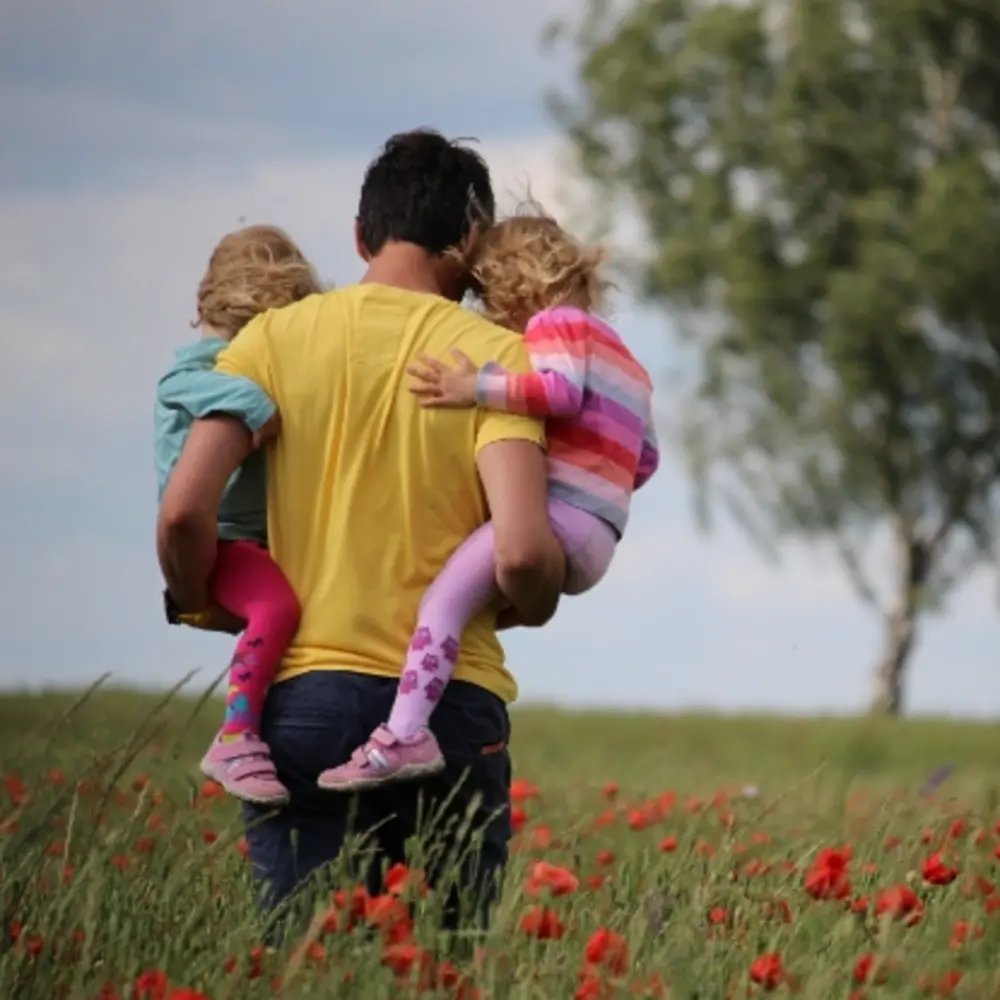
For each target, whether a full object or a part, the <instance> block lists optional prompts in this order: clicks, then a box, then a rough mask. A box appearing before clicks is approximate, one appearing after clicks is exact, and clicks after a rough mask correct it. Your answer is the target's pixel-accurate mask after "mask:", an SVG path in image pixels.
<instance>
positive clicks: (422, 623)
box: [388, 498, 618, 740]
mask: <svg viewBox="0 0 1000 1000" xmlns="http://www.w3.org/2000/svg"><path fill="white" fill-rule="evenodd" d="M549 520H550V521H551V524H552V530H553V532H554V533H555V536H556V538H558V539H559V543H560V544H561V545H562V547H563V551H564V552H565V553H566V566H567V573H566V588H565V589H566V593H568V594H582V593H583V592H584V591H586V590H589V589H590V588H591V587H593V586H594V585H595V584H597V582H598V581H599V580H600V579H601V578H602V577H603V576H604V574H605V572H606V571H607V569H608V566H609V565H610V563H611V559H612V556H613V555H614V552H615V546H616V545H617V542H618V538H617V535H616V534H615V533H614V531H612V529H611V528H610V527H609V526H608V525H607V524H606V523H605V522H604V521H602V520H601V519H600V518H599V517H595V516H594V515H593V514H590V513H588V512H586V511H583V510H579V509H578V508H576V507H572V506H570V505H569V504H567V503H565V502H563V501H562V500H555V499H552V498H550V499H549ZM496 596H497V586H496V565H495V562H494V559H493V525H492V524H484V525H483V526H482V527H481V528H479V529H478V530H477V531H474V532H473V533H472V534H471V535H470V536H469V537H468V538H467V539H466V540H465V541H464V542H463V543H462V544H461V545H460V546H459V547H458V548H457V549H456V550H455V554H454V555H453V556H452V557H451V559H449V560H448V564H447V565H446V566H445V568H444V569H443V570H442V571H441V573H440V575H439V576H438V578H437V579H436V580H435V581H434V583H432V584H431V586H430V587H429V588H428V590H427V593H426V594H425V595H424V599H423V602H422V603H421V605H420V613H419V615H418V620H417V628H416V630H415V631H414V633H413V638H412V640H411V641H410V648H409V649H408V650H407V653H406V662H405V663H404V665H403V675H402V677H401V678H400V681H399V689H398V691H397V694H396V701H395V703H394V704H393V707H392V712H391V714H390V715H389V723H388V725H389V730H390V731H391V732H392V734H393V735H394V736H395V737H396V738H397V739H401V740H407V739H409V738H410V737H411V736H413V735H414V734H415V733H416V732H417V730H419V729H421V728H422V727H424V726H426V725H427V723H428V721H429V720H430V717H431V712H433V711H434V706H435V705H436V704H437V703H438V702H439V701H440V700H441V695H443V694H444V689H445V687H446V686H447V684H448V681H449V680H450V679H451V675H452V673H453V672H454V670H455V664H456V663H457V662H458V651H459V647H460V646H461V642H462V633H463V632H464V631H465V626H466V625H467V624H468V623H469V621H470V619H471V618H472V617H473V616H474V615H476V614H478V613H479V612H480V611H482V610H483V608H485V607H486V605H487V604H488V603H489V602H490V601H491V600H492V599H493V598H494V597H496Z"/></svg>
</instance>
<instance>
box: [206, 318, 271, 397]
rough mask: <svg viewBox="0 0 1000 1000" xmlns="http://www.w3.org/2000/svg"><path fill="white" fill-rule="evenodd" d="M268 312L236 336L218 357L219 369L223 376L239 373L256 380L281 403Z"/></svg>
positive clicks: (262, 388)
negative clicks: (273, 371) (272, 353)
mask: <svg viewBox="0 0 1000 1000" xmlns="http://www.w3.org/2000/svg"><path fill="white" fill-rule="evenodd" d="M267 321H268V315H267V313H264V314H263V315H261V316H257V317H256V318H254V319H252V320H251V321H250V322H249V323H247V325H246V326H245V327H243V329H242V330H240V333H239V336H237V337H234V338H233V339H232V340H231V341H230V342H229V343H228V344H227V345H226V347H224V348H223V349H222V350H221V351H220V352H219V356H218V357H217V358H216V359H215V370H216V371H217V372H221V373H222V374H223V375H237V376H239V377H240V378H245V379H249V380H250V381H251V382H255V383H256V384H257V385H258V386H259V387H260V388H261V390H262V391H263V392H264V393H265V394H266V395H267V396H269V397H270V398H271V400H272V401H273V402H274V403H275V405H277V406H280V404H281V401H280V399H279V398H278V395H279V394H278V392H277V386H275V384H274V379H273V376H272V367H271V340H270V337H269V336H268V327H267Z"/></svg>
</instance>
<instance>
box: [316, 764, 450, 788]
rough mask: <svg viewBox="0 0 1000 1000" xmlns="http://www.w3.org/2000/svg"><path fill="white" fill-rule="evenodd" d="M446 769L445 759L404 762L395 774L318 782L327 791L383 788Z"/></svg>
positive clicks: (429, 775) (426, 776) (425, 776)
mask: <svg viewBox="0 0 1000 1000" xmlns="http://www.w3.org/2000/svg"><path fill="white" fill-rule="evenodd" d="M443 770H444V761H443V760H440V761H435V762H434V763H431V764H404V765H403V766H402V767H401V768H400V769H399V770H398V771H397V772H396V773H395V774H393V775H389V776H386V777H382V778H377V779H375V780H372V779H371V778H355V779H354V780H352V781H337V782H329V783H327V782H323V781H321V780H317V782H316V784H317V785H318V786H319V787H320V788H322V789H323V791H325V792H361V791H365V790H367V789H369V788H381V787H383V786H385V785H394V784H396V783H397V782H401V781H415V780H416V779H417V778H429V777H431V775H434V774H440V772H441V771H443Z"/></svg>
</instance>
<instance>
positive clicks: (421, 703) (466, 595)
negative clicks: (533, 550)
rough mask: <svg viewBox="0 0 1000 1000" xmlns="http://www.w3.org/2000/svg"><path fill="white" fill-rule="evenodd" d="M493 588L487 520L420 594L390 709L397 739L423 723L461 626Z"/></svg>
mask: <svg viewBox="0 0 1000 1000" xmlns="http://www.w3.org/2000/svg"><path fill="white" fill-rule="evenodd" d="M496 594H497V588H496V569H495V566H494V562H493V526H492V525H491V524H485V525H483V526H482V527H481V528H479V529H478V530H477V531H475V532H473V533H472V534H471V535H470V536H469V537H468V538H467V539H466V540H465V541H464V542H463V543H462V544H461V545H460V546H459V547H458V548H457V549H456V550H455V554H454V555H453V556H452V557H451V559H449V560H448V564H447V566H445V568H444V569H443V570H442V571H441V573H440V575H439V576H438V578H437V579H436V580H435V581H434V583H432V584H431V586H430V587H429V588H428V590H427V593H426V594H425V595H424V599H423V602H422V603H421V605H420V615H419V619H418V621H417V627H416V629H415V631H414V633H413V639H412V640H411V641H410V648H409V650H407V653H406V662H405V664H404V665H403V675H402V677H400V680H399V690H398V691H397V693H396V701H395V703H394V704H393V706H392V712H391V713H390V715H389V723H388V725H389V729H390V730H391V732H392V734H393V735H394V736H395V737H396V738H397V739H401V740H406V739H409V738H410V737H411V736H413V735H414V734H415V733H416V732H417V730H418V729H420V728H421V727H423V726H426V725H427V723H428V721H429V720H430V717H431V712H432V711H434V706H435V705H436V704H437V703H438V702H439V701H440V700H441V695H442V694H444V689H445V686H446V685H447V683H448V681H449V680H450V679H451V675H452V672H453V671H454V669H455V664H456V663H457V662H458V650H459V647H460V645H461V642H462V633H463V632H464V631H465V626H466V625H467V624H468V623H469V620H470V619H471V618H472V617H473V616H474V615H476V614H478V613H479V612H480V611H482V609H483V608H485V607H486V605H487V604H488V603H489V602H490V600H491V599H492V598H493V597H495V596H496Z"/></svg>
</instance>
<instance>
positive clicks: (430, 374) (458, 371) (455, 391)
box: [406, 350, 479, 410]
mask: <svg viewBox="0 0 1000 1000" xmlns="http://www.w3.org/2000/svg"><path fill="white" fill-rule="evenodd" d="M451 353H452V356H453V357H454V359H455V367H454V368H449V367H448V366H447V365H446V364H444V363H443V362H441V361H438V360H437V358H430V357H428V356H427V355H426V354H424V355H421V357H420V363H419V364H413V365H409V366H408V367H407V369H406V370H407V372H408V373H409V374H410V375H412V376H413V377H414V378H415V379H416V382H415V383H414V384H413V385H411V386H410V392H412V393H413V395H414V396H416V397H417V398H418V399H419V401H420V405H421V406H424V407H446V408H448V409H452V410H464V409H468V408H469V407H470V406H475V405H476V380H477V377H478V375H479V369H478V368H477V367H476V366H475V364H473V362H472V360H471V359H470V358H469V357H468V356H467V355H465V354H463V353H462V352H461V351H459V350H454V351H452V352H451Z"/></svg>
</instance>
